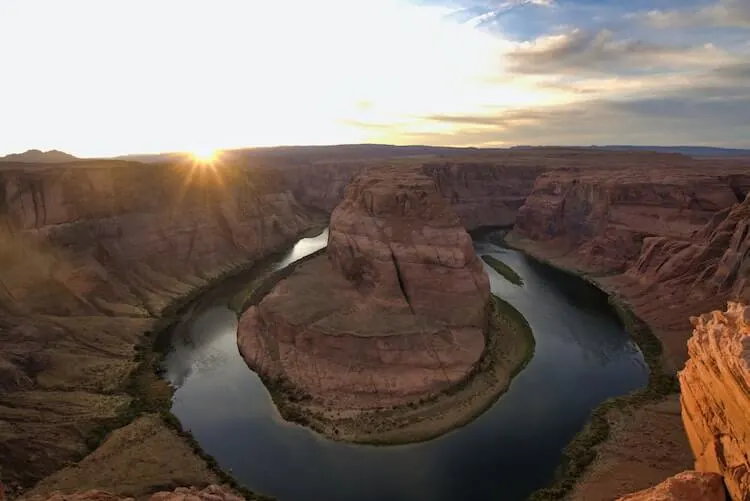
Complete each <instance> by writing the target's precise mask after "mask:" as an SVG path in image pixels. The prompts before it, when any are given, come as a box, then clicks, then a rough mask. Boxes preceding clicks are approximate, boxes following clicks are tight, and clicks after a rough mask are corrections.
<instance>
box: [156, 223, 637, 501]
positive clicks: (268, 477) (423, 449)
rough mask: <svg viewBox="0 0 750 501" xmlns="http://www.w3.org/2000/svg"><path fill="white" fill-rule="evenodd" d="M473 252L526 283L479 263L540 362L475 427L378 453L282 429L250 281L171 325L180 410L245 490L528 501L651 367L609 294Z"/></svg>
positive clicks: (221, 291) (293, 498)
mask: <svg viewBox="0 0 750 501" xmlns="http://www.w3.org/2000/svg"><path fill="white" fill-rule="evenodd" d="M326 240H327V232H323V233H322V234H321V235H319V236H318V237H315V238H307V239H302V240H300V241H299V242H298V243H297V245H296V246H295V247H294V248H293V249H292V250H291V251H289V253H288V254H287V255H286V256H284V257H283V258H281V259H280V260H279V261H278V262H277V263H276V264H275V265H274V266H275V267H276V268H281V267H284V266H286V265H287V264H289V263H290V262H293V261H295V260H297V259H299V258H301V257H303V256H305V255H307V254H310V253H312V252H314V251H316V250H318V249H320V248H322V247H324V246H325V245H326ZM475 248H476V250H477V253H478V254H479V255H482V254H490V255H492V256H494V257H496V258H498V259H500V260H501V261H503V262H505V263H506V264H507V265H509V266H510V267H511V268H513V269H514V270H515V271H516V272H517V273H518V274H519V275H521V277H522V278H523V280H524V285H523V286H522V287H519V286H516V285H513V284H511V283H510V282H508V281H507V280H505V279H504V278H503V277H502V276H500V275H498V274H497V273H496V272H495V271H494V270H492V269H491V268H490V267H488V266H487V265H485V268H486V270H487V273H488V274H489V276H490V284H491V288H492V292H493V293H494V294H496V295H498V296H500V297H501V298H503V299H505V300H506V301H508V302H510V303H511V304H512V305H513V306H515V307H516V308H517V309H518V310H519V311H521V313H523V315H524V316H525V317H526V319H527V320H528V322H529V324H530V325H531V327H532V329H533V331H534V337H535V339H536V352H535V354H534V358H533V359H532V360H531V362H530V363H529V365H528V366H527V367H526V368H525V369H524V370H523V371H522V372H521V373H520V374H519V375H518V376H516V378H515V379H514V380H513V382H512V384H511V386H510V388H509V390H508V392H507V393H505V394H504V395H503V396H502V397H501V398H500V399H499V400H498V401H497V402H496V403H495V404H494V405H493V406H492V407H491V408H490V409H489V410H487V411H486V412H485V413H484V414H482V415H481V416H480V417H479V418H477V419H476V420H474V421H473V422H471V423H469V424H468V425H466V426H464V427H462V428H459V429H456V430H454V431H452V432H450V433H448V434H446V435H443V436H441V437H439V438H436V439H434V440H430V441H428V442H424V443H419V444H411V445H400V446H387V447H383V446H368V445H352V444H344V443H338V442H334V441H332V440H328V439H326V438H323V437H321V436H319V435H317V434H316V433H314V432H312V431H310V430H308V429H307V428H304V427H301V426H298V425H296V424H292V423H288V422H286V421H284V420H283V419H281V418H280V416H279V415H278V412H277V411H276V409H275V407H274V406H273V402H272V401H271V398H270V396H269V394H268V392H267V391H266V389H265V387H264V386H263V384H262V383H261V381H260V379H259V378H258V376H257V375H256V374H255V373H254V372H252V371H251V370H249V369H248V368H247V366H246V365H245V362H244V361H243V360H242V358H241V357H240V354H239V352H238V350H237V338H236V333H237V318H236V316H235V314H234V312H232V311H231V310H230V309H229V308H228V307H227V304H228V298H229V297H231V295H233V293H234V292H236V291H237V290H240V288H241V287H242V284H243V283H244V282H243V280H234V281H232V282H230V283H228V284H221V285H219V286H218V287H217V289H216V290H215V291H213V293H209V294H207V295H206V296H205V297H204V298H203V299H202V300H199V302H198V303H196V305H195V307H194V308H193V309H192V312H191V314H190V315H189V316H187V317H186V318H185V319H184V320H183V322H182V324H181V325H180V326H179V328H178V329H175V331H174V333H173V335H172V339H171V344H172V350H171V351H170V353H169V354H168V355H167V357H166V359H165V361H164V365H163V369H164V377H165V378H167V379H168V381H169V382H170V383H171V384H172V385H173V386H174V387H175V388H176V390H175V393H174V399H173V404H172V412H173V413H174V414H175V415H176V416H177V417H178V418H179V419H180V421H181V422H182V424H183V427H184V428H185V429H187V430H190V431H191V432H192V433H193V436H194V437H195V439H196V440H197V441H198V442H199V443H200V445H201V447H202V448H203V449H204V450H205V451H206V452H208V453H209V454H211V455H213V456H214V457H215V458H216V460H217V461H218V463H219V464H220V465H221V466H222V468H224V469H225V470H226V471H228V472H230V473H231V474H232V475H233V476H234V477H235V478H236V479H237V480H238V481H239V482H240V483H242V484H244V485H245V486H246V487H248V488H249V489H251V490H253V491H256V492H261V493H263V494H268V495H271V496H275V497H277V498H279V499H280V500H281V501H309V500H326V501H382V500H384V499H388V500H389V501H442V500H446V501H448V500H450V501H455V500H457V499H461V500H463V501H471V500H493V501H494V500H503V501H513V500H522V499H525V498H526V497H527V496H528V495H529V494H530V493H531V492H533V491H534V490H536V489H538V488H540V487H543V486H544V485H545V484H547V483H548V482H549V481H550V479H551V478H552V474H553V472H554V470H555V468H556V466H557V464H558V463H559V461H560V459H561V455H562V452H561V450H562V448H563V447H564V446H565V445H566V444H567V443H568V442H569V441H570V440H571V439H572V438H573V436H574V435H575V434H576V432H577V431H578V430H580V429H581V428H582V427H583V425H584V423H585V421H586V419H587V416H588V415H589V413H590V412H591V410H592V409H593V408H594V407H595V406H597V405H598V404H599V403H601V402H602V401H604V400H606V399H607V398H610V397H614V396H618V395H622V394H625V393H628V392H630V391H632V390H634V389H637V388H640V387H642V386H644V385H645V384H646V382H647V380H648V368H647V366H646V364H645V362H644V361H643V357H642V355H641V353H640V351H639V350H638V348H637V346H636V345H635V344H634V343H633V342H632V341H631V340H630V338H629V336H628V334H627V333H626V331H625V329H624V328H623V326H622V325H621V323H620V322H619V320H618V318H617V316H616V315H615V313H614V311H613V310H612V308H611V307H610V306H609V304H608V302H607V296H606V295H605V294H603V293H602V292H600V291H599V290H597V289H596V288H594V287H593V286H591V285H590V284H588V283H586V282H585V281H583V280H582V279H579V278H577V277H574V276H571V275H568V274H565V273H562V272H560V271H557V270H555V269H553V268H551V267H549V266H547V265H544V264H542V263H539V262H536V261H533V260H531V259H530V258H527V257H526V256H524V255H523V254H521V253H519V252H516V251H514V250H510V249H506V248H503V247H499V246H497V245H495V244H492V243H490V242H489V241H487V240H486V239H484V238H482V237H478V238H477V239H475Z"/></svg>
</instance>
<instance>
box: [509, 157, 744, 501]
mask: <svg viewBox="0 0 750 501" xmlns="http://www.w3.org/2000/svg"><path fill="white" fill-rule="evenodd" d="M630 158H631V159H632V158H633V157H630ZM662 158H664V157H662ZM626 160H627V159H625V158H623V157H619V158H614V161H613V162H612V163H611V165H608V166H607V167H599V168H593V167H591V168H584V167H579V168H575V169H568V168H565V169H557V170H550V171H548V172H546V173H545V174H542V175H541V176H540V177H539V178H538V180H537V182H536V185H535V188H534V191H533V192H532V194H531V195H530V196H529V197H528V199H527V200H526V203H525V204H524V206H523V207H522V208H521V209H520V212H519V216H518V218H517V224H516V226H515V228H514V230H513V232H512V233H511V234H510V236H509V242H510V243H511V244H513V245H516V246H518V247H520V248H522V249H524V250H526V251H528V252H530V253H531V254H533V255H535V256H537V257H539V258H542V259H545V260H548V261H550V262H551V263H552V264H555V265H558V266H561V267H564V268H567V269H570V270H573V271H577V272H579V273H584V274H587V275H588V277H589V278H590V279H592V280H593V281H595V282H597V283H598V284H599V285H600V286H602V288H604V289H605V290H607V291H608V292H610V293H613V294H615V295H616V296H617V297H619V299H620V300H623V301H624V302H625V303H626V304H627V305H628V306H629V307H630V308H631V309H632V310H633V311H634V312H635V313H636V314H637V315H638V316H639V317H640V318H641V319H642V320H645V321H646V322H647V324H648V325H649V327H650V328H651V330H652V331H653V333H654V334H655V335H656V336H657V337H658V338H659V340H660V341H661V346H662V347H663V348H664V353H663V355H664V356H663V357H662V363H663V366H664V368H665V369H666V370H668V371H676V370H677V369H679V368H681V367H682V366H683V364H684V363H685V361H686V360H687V358H688V350H687V349H686V347H687V339H688V338H689V336H690V324H689V321H688V319H689V317H690V316H692V315H697V314H700V313H701V312H704V311H710V310H712V309H716V308H720V307H721V306H722V305H723V304H724V303H725V302H726V301H727V300H730V299H743V298H744V300H747V297H748V294H750V291H748V285H747V282H748V279H747V277H748V259H749V256H748V253H747V248H748V247H747V246H748V232H747V230H746V228H747V225H748V212H747V211H748V207H749V204H750V202H748V199H747V198H746V197H747V196H748V193H749V192H750V164H748V163H747V161H743V160H733V161H715V160H711V161H709V160H701V161H695V160H688V159H684V158H681V157H679V156H676V157H673V158H671V159H669V162H668V163H662V164H660V163H659V162H660V161H658V159H656V158H650V159H647V158H645V157H644V160H647V161H644V162H643V163H642V164H640V165H629V166H628V165H623V164H622V163H621V162H625V161H626ZM657 363H658V361H657ZM662 407H664V409H662ZM673 407H674V411H679V402H677V398H672V397H669V398H667V399H665V400H664V401H662V402H655V403H653V404H647V405H645V406H644V407H643V408H641V409H637V412H635V413H634V414H633V415H636V414H637V415H644V416H648V420H643V419H633V418H632V417H631V413H617V412H610V413H609V414H608V416H607V420H608V422H609V426H610V429H612V430H614V433H613V434H612V435H611V436H612V438H611V439H610V440H608V441H607V442H606V443H605V444H603V445H602V446H600V447H597V451H598V456H597V460H596V462H595V463H594V464H593V465H592V466H591V467H590V468H589V470H588V471H587V472H586V474H585V475H584V477H583V478H582V480H581V481H580V482H579V483H578V485H577V486H576V488H575V490H574V492H573V494H572V497H573V499H586V500H587V501H588V500H594V499H602V500H604V499H611V497H609V496H611V495H612V491H613V490H619V492H618V494H620V495H622V494H623V493H624V492H628V490H630V491H632V490H637V489H642V488H645V487H646V486H648V485H649V483H651V485H653V483H652V482H653V479H655V478H664V477H667V476H670V475H674V474H676V473H677V472H679V471H681V470H684V469H687V468H690V467H691V466H692V465H691V462H690V460H689V456H688V457H686V459H685V460H684V461H682V460H679V457H682V456H685V454H670V455H669V459H667V458H666V457H664V459H661V460H657V459H656V458H657V457H658V456H659V453H658V452H656V451H655V453H654V454H651V453H643V451H646V450H647V449H645V448H644V446H646V447H647V444H645V443H644V442H643V440H642V437H643V436H644V435H646V436H651V435H653V436H658V437H659V441H660V442H663V441H664V440H669V443H664V444H662V445H660V448H659V449H658V450H662V451H666V450H674V451H676V450H678V449H680V448H684V445H682V444H685V445H686V444H687V440H686V438H685V437H684V433H678V434H674V433H673V434H672V435H673V436H672V437H671V438H667V434H666V433H660V432H659V430H670V429H672V430H674V429H677V428H678V427H680V428H681V423H680V420H679V418H678V416H677V415H676V414H675V412H674V411H673V409H672V408H673ZM665 410H667V412H665ZM632 472H640V474H639V475H638V476H637V477H636V476H634V475H633V473H632ZM649 478H650V479H652V480H651V481H649V480H646V479H649ZM625 485H627V486H628V490H625V491H623V490H622V488H623V486H625ZM603 488H604V490H602V489H603Z"/></svg>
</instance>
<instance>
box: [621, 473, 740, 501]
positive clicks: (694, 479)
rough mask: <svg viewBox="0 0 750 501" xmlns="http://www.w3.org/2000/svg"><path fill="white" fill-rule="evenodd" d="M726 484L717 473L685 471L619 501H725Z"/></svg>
mask: <svg viewBox="0 0 750 501" xmlns="http://www.w3.org/2000/svg"><path fill="white" fill-rule="evenodd" d="M725 499H726V496H725V494H724V484H723V483H722V481H721V476H719V475H716V474H715V473H701V472H697V471H685V472H682V473H679V474H677V475H675V476H674V477H670V478H668V479H667V480H665V481H664V482H662V483H660V484H659V485H656V486H654V487H651V488H650V489H646V490H643V491H640V492H636V493H634V494H629V495H627V496H623V497H621V498H619V499H618V501H724V500H725Z"/></svg>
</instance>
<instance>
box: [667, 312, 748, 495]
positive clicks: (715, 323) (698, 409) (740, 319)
mask: <svg viewBox="0 0 750 501" xmlns="http://www.w3.org/2000/svg"><path fill="white" fill-rule="evenodd" d="M691 320H692V322H693V325H694V326H695V329H694V331H693V337H692V338H691V339H690V341H689V343H688V350H689V352H690V360H688V362H687V364H685V369H684V370H683V371H682V372H680V386H681V388H682V417H683V422H684V423H685V430H686V431H687V435H688V439H689V440H690V445H691V447H692V449H693V452H694V453H695V457H696V469H698V470H701V471H708V472H716V473H719V474H721V475H722V476H723V477H724V482H725V484H726V486H727V489H728V490H729V494H730V495H731V497H732V499H735V500H748V499H750V420H748V416H750V307H748V306H743V305H741V304H739V303H729V307H728V309H727V311H726V312H723V313H722V312H720V311H714V312H712V313H709V314H705V315H701V316H700V317H693V318H692V319H691Z"/></svg>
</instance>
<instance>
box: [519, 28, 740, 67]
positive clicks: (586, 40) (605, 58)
mask: <svg viewBox="0 0 750 501" xmlns="http://www.w3.org/2000/svg"><path fill="white" fill-rule="evenodd" d="M507 58H508V60H509V63H510V66H509V68H510V70H511V71H514V72H519V73H561V74H572V73H574V74H579V75H581V74H582V73H588V72H600V73H601V72H612V73H630V72H637V73H644V72H653V71H657V70H663V69H665V68H670V69H672V68H679V69H683V70H684V69H686V68H689V67H692V66H699V67H706V66H712V65H715V64H717V63H720V62H721V61H728V60H729V59H730V56H729V55H728V54H727V53H726V52H725V51H723V50H721V49H718V48H717V47H715V46H714V45H713V44H710V43H707V44H703V45H699V46H687V45H685V46H669V45H664V44H659V43H654V42H648V41H644V40H638V39H632V38H626V39H617V38H616V35H615V33H613V32H612V31H609V30H601V31H598V32H591V31H587V30H583V29H574V30H572V31H570V32H568V33H563V34H559V35H550V36H544V37H541V38H538V39H536V40H534V41H531V42H524V43H521V44H519V45H518V47H517V48H516V49H515V50H513V51H511V52H509V53H508V54H507Z"/></svg>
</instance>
